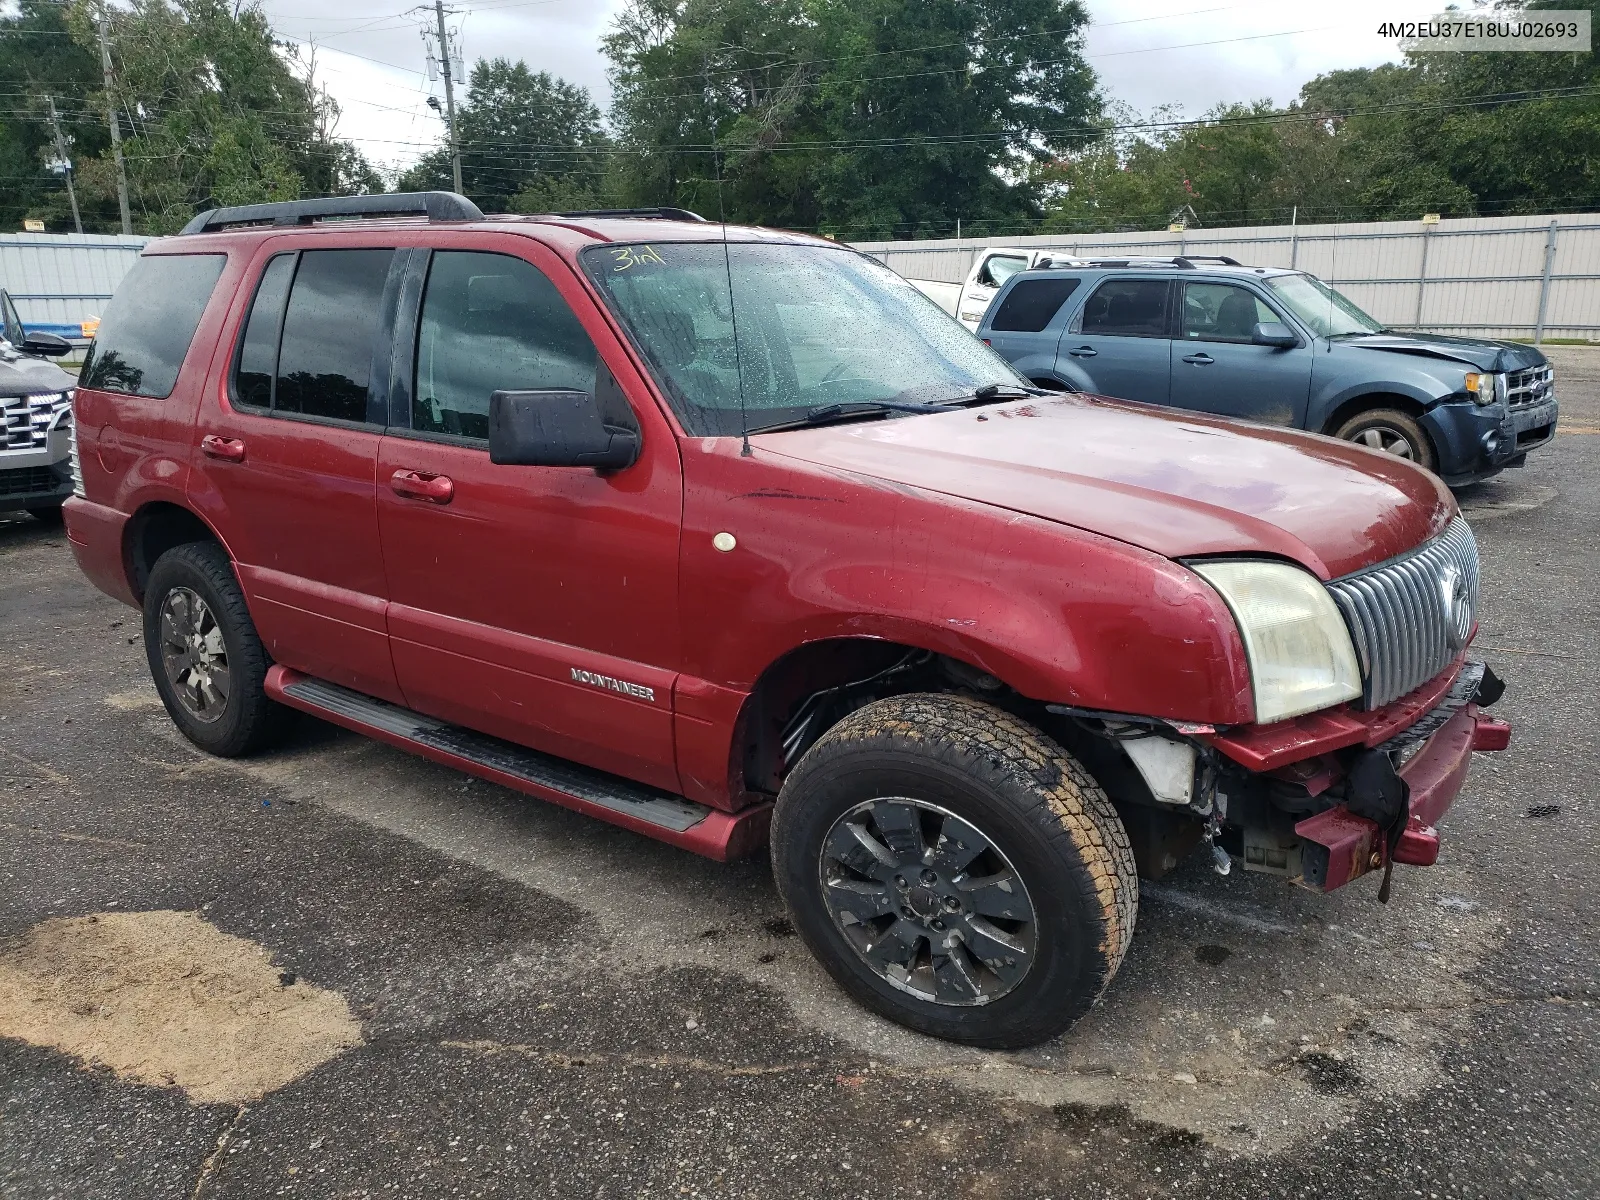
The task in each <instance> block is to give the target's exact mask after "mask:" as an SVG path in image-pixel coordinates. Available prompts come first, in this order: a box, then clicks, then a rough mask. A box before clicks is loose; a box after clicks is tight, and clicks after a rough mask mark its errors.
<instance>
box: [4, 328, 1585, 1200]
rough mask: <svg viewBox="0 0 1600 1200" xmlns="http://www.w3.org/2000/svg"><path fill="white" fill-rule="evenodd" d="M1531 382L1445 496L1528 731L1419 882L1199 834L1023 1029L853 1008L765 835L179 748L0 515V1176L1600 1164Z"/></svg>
mask: <svg viewBox="0 0 1600 1200" xmlns="http://www.w3.org/2000/svg"><path fill="white" fill-rule="evenodd" d="M1558 370H1559V371H1560V372H1561V373H1560V376H1559V378H1560V380H1561V384H1560V389H1561V393H1562V398H1563V402H1564V408H1565V412H1564V418H1563V419H1564V422H1565V423H1566V424H1567V426H1568V427H1569V428H1571V429H1572V430H1574V432H1572V433H1570V434H1568V435H1564V436H1562V437H1561V438H1559V439H1558V440H1557V442H1556V444H1555V445H1554V446H1553V447H1551V448H1548V449H1547V450H1545V451H1544V452H1543V453H1541V454H1539V455H1537V456H1536V459H1535V462H1534V464H1533V465H1532V466H1530V467H1529V468H1527V469H1525V470H1523V471H1520V472H1508V473H1506V475H1505V476H1503V477H1502V480H1501V481H1496V482H1494V483H1491V484H1489V485H1485V486H1483V487H1480V488H1478V489H1474V491H1473V492H1472V493H1471V494H1469V495H1467V496H1464V497H1463V499H1464V502H1465V503H1466V505H1467V507H1468V510H1469V516H1471V517H1472V519H1473V521H1474V525H1475V528H1476V531H1477V534H1478V538H1479V541H1480V545H1481V547H1482V551H1483V557H1484V563H1485V583H1484V593H1485V597H1486V602H1485V611H1484V614H1483V624H1482V630H1481V633H1480V635H1479V640H1478V648H1479V650H1480V652H1481V653H1482V655H1483V657H1485V658H1486V659H1487V660H1488V661H1489V662H1491V663H1492V664H1493V666H1494V667H1495V669H1496V670H1497V671H1498V672H1499V673H1500V674H1501V675H1502V676H1503V677H1505V678H1506V679H1507V680H1508V682H1509V684H1510V690H1509V692H1508V694H1507V697H1506V699H1505V700H1504V701H1503V702H1502V704H1501V705H1500V706H1499V709H1498V711H1500V712H1501V713H1502V714H1504V715H1506V716H1507V717H1508V718H1509V719H1510V720H1511V721H1512V722H1513V724H1514V726H1515V735H1514V741H1513V745H1512V748H1511V750H1509V751H1507V752H1506V753H1504V754H1501V755H1495V756H1480V757H1479V759H1478V761H1477V763H1476V765H1475V767H1474V773H1473V777H1472V780H1471V782H1470V783H1469V785H1468V788H1467V791H1466V793H1465V795H1464V796H1463V798H1462V800H1461V801H1460V802H1459V803H1458V807H1457V808H1456V810H1455V811H1454V812H1453V813H1452V814H1451V817H1450V820H1449V822H1448V824H1447V827H1446V837H1445V843H1444V853H1443V856H1442V859H1441V862H1440V865H1439V866H1437V867H1435V868H1433V869H1431V870H1406V869H1402V870H1401V871H1400V872H1399V873H1397V876H1396V888H1395V898H1394V901H1393V903H1391V904H1390V905H1389V906H1388V907H1387V908H1384V907H1382V906H1380V905H1379V904H1378V903H1377V902H1376V900H1375V898H1374V893H1375V891H1376V885H1375V883H1374V882H1373V881H1372V880H1365V881H1362V882H1360V883H1358V884H1356V885H1354V886H1352V887H1351V888H1349V889H1346V891H1345V892H1342V893H1339V894H1335V895H1333V896H1329V897H1320V898H1319V897H1316V896H1312V895H1309V894H1306V893H1301V892H1298V891H1295V890H1292V889H1289V888H1286V887H1284V886H1282V885H1280V884H1278V883H1277V882H1276V881H1274V880H1271V879H1266V878H1262V877H1256V876H1243V875H1241V874H1240V873H1238V872H1236V873H1234V874H1233V875H1231V876H1229V877H1227V878H1219V877H1217V876H1215V875H1213V874H1211V873H1210V872H1209V870H1207V869H1206V868H1205V864H1204V863H1203V862H1202V861H1200V860H1199V859H1195V860H1193V861H1191V862H1190V863H1189V864H1188V865H1187V867H1186V868H1185V869H1184V870H1182V871H1180V872H1179V873H1178V874H1177V875H1176V876H1174V877H1171V878H1169V879H1168V880H1166V881H1164V882H1163V883H1162V884H1160V885H1157V886H1154V887H1150V888H1148V889H1147V892H1146V895H1145V900H1144V905H1143V908H1142V911H1141V914H1140V920H1139V933H1138V936H1137V938H1136V940H1135V942H1134V947H1133V949H1132V951H1131V953H1130V955H1129V958H1128V961H1127V963H1126V964H1125V966H1124V967H1123V970H1122V973H1121V974H1120V975H1119V977H1118V979H1117V981H1116V983H1115V984H1114V986H1113V988H1112V990H1111V992H1110V993H1109V995H1108V996H1107V998H1106V1002H1105V1004H1104V1005H1103V1006H1102V1007H1101V1008H1100V1009H1099V1010H1097V1011H1096V1012H1095V1013H1094V1014H1092V1015H1091V1017H1090V1018H1089V1019H1088V1020H1086V1021H1085V1022H1083V1023H1082V1024H1081V1025H1080V1026H1079V1027H1078V1028H1077V1029H1076V1030H1074V1031H1073V1032H1072V1033H1070V1034H1069V1035H1068V1036H1067V1037H1066V1038H1064V1039H1062V1040H1061V1041H1059V1042H1057V1043H1054V1044H1050V1045H1047V1046H1044V1047H1040V1048H1038V1049H1036V1050H1032V1051H1028V1052H1026V1053H1021V1054H986V1053H978V1052H973V1051H967V1050H961V1049H958V1048H954V1047H949V1046H945V1045H942V1044H939V1043H935V1042H930V1041H928V1040H926V1039H922V1038H918V1037H915V1036H913V1035H910V1034H907V1033H905V1032H903V1031H901V1030H898V1029H896V1028H893V1027H891V1026H888V1025H885V1024H883V1023H882V1022H879V1021H877V1020H875V1019H873V1018H871V1017H868V1016H867V1015H866V1014H865V1013H863V1012H861V1011H860V1010H859V1009H857V1008H855V1007H854V1006H853V1005H852V1004H850V1002H849V1001H847V1000H845V999H844V998H843V997H842V996H841V995H840V994H839V993H838V992H837V991H836V990H835V989H834V988H833V987H832V985H831V984H830V983H829V982H828V980H827V979H826V978H825V977H824V976H823V974H822V972H821V971H820V970H819V969H818V968H817V967H816V966H815V965H814V964H813V963H812V962H811V960H810V958H809V957H808V956H807V955H806V953H805V951H804V949H803V948H802V947H801V946H800V945H799V944H798V942H797V940H796V939H795V938H793V937H792V936H789V932H788V929H787V925H786V923H785V922H784V921H783V920H782V918H781V913H780V907H779V904H778V901H777V898H776V895H775V892H774V890H773V888H772V885H771V881H770V878H769V875H768V871H767V866H766V864H765V862H764V861H761V862H754V863H746V864H740V865H736V866H732V867H721V866H717V865H715V864H711V863H707V862H703V861H700V860H698V859H695V858H693V857H691V856H689V855H687V854H682V853H679V852H677V851H673V850H670V849H667V848H665V847H662V846H659V845H656V844H653V843H650V842H647V841H644V840H642V839H639V838H636V837H634V836H632V835H630V834H627V833H623V832H620V831H617V830H614V829H610V828H608V827H605V826H601V825H598V824H594V823H591V822H588V821H585V820H584V819H582V818H579V817H576V816H573V815H571V814H569V813H566V812H564V811H562V810H560V809H556V808H554V807H551V806H546V805H540V804H538V803H536V802H533V801H526V800H524V799H522V798H520V797H518V796H515V795H513V794H510V793H507V792H505V791H502V790H500V789H497V788H494V787H491V786H488V785H485V784H481V783H476V782H472V781H469V780H467V779H465V778H464V777H462V776H460V775H457V774H454V773H452V772H450V771H446V770H443V769H440V768H436V767H434V766H431V765H429V764H427V763H423V762H421V761H419V760H416V759H412V758H409V757H407V756H405V755H403V754H400V753H399V752H396V751H392V750H389V749H387V748H385V747H382V746H379V745H376V744H373V743H369V742H366V741H363V740H362V739H359V738H356V737H352V736H348V735H345V734H343V733H341V732H338V731H335V730H332V729H330V728H328V727H326V726H322V725H319V724H317V723H315V722H311V721H307V722H305V723H304V725H303V726H302V727H301V729H300V731H299V733H298V735H297V736H296V738H295V739H294V741H293V742H292V744H291V745H290V746H289V747H287V748H286V749H284V750H282V751H280V752H278V753H275V754H273V755H271V756H268V757H265V758H262V759H259V760H255V761H252V762H248V763H224V762H218V761H215V760H211V759H207V758H205V757H204V756H202V755H200V754H198V753H197V752H195V751H194V750H193V749H192V748H191V747H190V746H189V745H188V744H187V743H186V742H184V741H183V740H182V739H181V738H180V737H179V736H178V735H177V734H176V733H175V731H174V730H173V729H172V727H171V725H170V724H169V722H168V721H167V720H166V717H165V715H164V714H163V713H162V711H161V710H160V707H159V705H158V704H157V702H156V700H155V694H154V691H153V689H152V688H151V687H150V685H149V682H148V679H147V675H146V669H145V665H144V659H143V651H142V647H141V646H140V645H139V644H138V619H137V615H136V614H135V613H133V612H132V611H131V610H125V609H122V608H120V607H119V606H117V605H116V604H114V603H113V602H111V601H109V600H107V599H105V598H104V597H102V596H100V595H99V594H98V593H96V592H94V591H93V590H92V589H91V588H90V587H89V586H88V585H87V584H86V583H85V582H84V581H83V580H82V579H81V578H80V577H79V575H78V574H77V572H76V569H75V568H74V566H73V564H72V560H71V556H70V554H69V553H68V551H67V548H66V544H65V540H64V538H63V537H62V536H61V535H60V534H59V532H56V531H51V530H48V529H45V528H43V527H41V526H38V525H37V524H35V523H33V522H32V521H30V520H28V519H26V518H17V519H14V520H8V519H5V518H0V631H3V636H0V938H6V939H11V940H10V941H6V942H0V1031H12V1032H15V1031H18V1030H22V1029H24V1028H26V1029H28V1030H32V1031H33V1032H32V1033H30V1035H29V1038H30V1040H23V1039H21V1038H0V1194H3V1195H6V1196H18V1197H46V1196H51V1197H54V1196H60V1197H69V1196H70V1197H73V1198H74V1200H84V1198H88V1197H102V1196H105V1197H110V1196H117V1197H123V1196H127V1197H168V1196H172V1197H196V1196H198V1197H223V1196H240V1197H242V1196H269V1195H272V1196H277V1195H289V1196H330V1197H331V1196H364V1195H373V1196H383V1195H398V1196H418V1197H421V1196H428V1197H433V1196H456V1195H460V1196H541V1197H543V1196H555V1197H566V1196H574V1197H576V1196H584V1197H599V1196H605V1197H612V1196H616V1197H621V1196H651V1197H658V1196H679V1195H700V1196H722V1195H729V1196H773V1197H789V1196H817V1197H823V1196H827V1197H832V1196H841V1197H845V1196H863V1197H868V1196H870V1197H874V1198H880V1197H916V1196H930V1197H931V1196H935V1195H941V1196H946V1195H949V1196H974V1197H988V1196H996V1197H999V1196H1006V1197H1043V1196H1052V1197H1068V1196H1086V1197H1087V1196H1116V1197H1122V1196H1128V1197H1149V1196H1162V1195H1183V1194H1188V1195H1192V1194H1194V1193H1195V1192H1196V1190H1197V1189H1201V1188H1203V1189H1204V1190H1205V1193H1206V1194H1207V1195H1208V1196H1209V1197H1214V1198H1224V1197H1249V1198H1252V1200H1254V1198H1258V1197H1262V1196H1274V1197H1278V1196H1285V1197H1286V1196H1313V1195H1316V1196H1323V1195H1328V1194H1333V1195H1340V1196H1351V1197H1356V1196H1361V1197H1366V1196H1373V1197H1378V1196H1383V1197H1388V1196H1423V1197H1469V1196H1483V1197H1504V1196H1518V1197H1523V1196H1528V1197H1534V1196H1539V1197H1543V1196H1575V1197H1576V1196H1592V1195H1594V1194H1596V1193H1597V1192H1600V1161H1597V1151H1596V1146H1597V1145H1600V1091H1597V1088H1600V1084H1597V1080H1600V937H1597V933H1600V929H1597V926H1600V915H1597V913H1600V909H1597V907H1596V905H1595V903H1594V900H1593V897H1592V887H1593V883H1594V879H1595V868H1594V863H1595V861H1596V851H1597V848H1600V847H1597V840H1600V839H1597V835H1596V826H1597V821H1596V816H1597V808H1596V802H1595V797H1594V792H1593V786H1592V780H1593V778H1594V774H1595V769H1596V766H1597V763H1600V739H1597V729H1600V722H1597V720H1596V717H1595V714H1594V711H1593V708H1594V704H1595V700H1596V696H1597V693H1600V688H1597V678H1596V677H1597V668H1600V612H1597V611H1596V604H1595V597H1596V594H1597V590H1600V589H1597V585H1596V582H1595V578H1596V570H1597V566H1600V353H1597V352H1576V351H1574V352H1568V353H1566V354H1562V355H1561V357H1560V358H1559V359H1558ZM1584 429H1587V430H1589V431H1590V432H1588V433H1584V432H1579V430H1584ZM1551 806H1555V807H1556V808H1558V810H1559V811H1555V812H1550V811H1549V810H1550V808H1551ZM1530 810H1533V811H1535V812H1538V813H1542V814H1545V815H1537V816H1530V815H1528V814H1529V812H1530ZM156 913H181V914H193V916H182V917H172V916H144V915H141V914H156ZM93 914H123V915H122V916H118V917H105V916H101V917H100V918H99V919H97V920H96V921H94V922H89V921H88V920H87V919H86V918H87V917H88V916H89V915H93ZM60 918H84V919H82V920H66V921H63V920H59V919H60ZM42 922H48V924H41V923H42ZM30 931H31V932H30ZM186 939H187V940H186ZM269 960H270V961H269ZM85 963H87V964H89V968H87V969H88V970H89V973H88V974H82V972H83V971H84V970H85V969H86V968H85V967H84V964H85ZM74 970H76V971H78V972H79V974H74V973H73V971H74ZM41 980H42V981H43V982H41ZM96 980H99V981H101V982H100V983H99V984H97V983H96V982H95V981H96ZM107 980H109V982H106V981H107ZM30 989H31V990H30ZM52 989H53V990H52ZM46 991H48V992H49V993H50V995H52V996H55V997H56V998H57V1000H58V1001H59V1002H60V1003H59V1004H58V1009H59V1011H56V1010H52V1011H53V1012H55V1015H54V1016H52V1015H50V1014H48V1013H46V1014H44V1015H43V1016H42V1015H41V1013H42V1011H43V1010H42V1008H41V1005H40V1003H39V1001H38V996H39V995H40V994H41V993H42V992H46ZM280 993H281V994H280ZM80 995H81V999H75V997H78V996H80ZM218 997H220V999H218ZM134 1000H137V1003H134V1002H133V1001H134ZM202 1001H205V1002H202ZM180 1016H181V1018H182V1020H183V1021H184V1022H185V1026H184V1027H183V1028H180V1029H178V1030H177V1031H176V1032H175V1031H174V1030H173V1029H172V1028H171V1023H172V1022H173V1020H174V1019H175V1018H177V1017H180ZM46 1017H49V1020H46V1019H45V1018H46ZM246 1018H248V1019H246ZM269 1018H270V1021H271V1022H273V1023H274V1024H273V1025H272V1028H273V1030H274V1031H275V1032H274V1034H273V1036H271V1037H266V1038H262V1039H260V1040H259V1042H258V1043H255V1044H253V1045H252V1049H251V1052H250V1055H249V1056H248V1057H249V1060H250V1061H249V1062H248V1063H247V1064H245V1065H246V1066H248V1067H249V1068H250V1069H249V1070H239V1069H237V1068H238V1066H239V1064H238V1063H237V1062H233V1061H232V1060H230V1059H229V1056H228V1055H226V1054H224V1053H223V1052H222V1050H223V1048H225V1047H226V1046H227V1045H228V1044H229V1039H230V1038H231V1037H234V1036H236V1035H237V1034H238V1030H239V1026H240V1024H241V1022H242V1023H243V1024H244V1025H245V1026H248V1025H249V1024H250V1023H251V1020H254V1021H255V1022H256V1023H257V1024H258V1025H259V1024H260V1023H261V1022H262V1021H265V1020H268V1019H269ZM52 1020H53V1021H55V1022H56V1024H55V1025H53V1026H50V1028H51V1029H54V1030H55V1033H54V1034H52V1035H50V1036H45V1035H43V1034H41V1033H40V1030H41V1029H43V1028H44V1027H45V1026H46V1025H49V1021H52ZM63 1030H65V1031H66V1032H65V1033H63V1032H62V1031H63ZM74 1031H75V1032H74ZM69 1035H70V1036H69ZM74 1039H76V1040H74ZM46 1044H50V1045H61V1044H67V1045H71V1046H73V1047H74V1048H75V1049H76V1050H77V1051H78V1054H79V1055H81V1056H82V1057H75V1056H74V1055H70V1054H66V1053H63V1052H61V1051H59V1050H56V1049H51V1048H47V1045H46ZM130 1047H131V1048H132V1049H130ZM84 1059H98V1060H99V1061H100V1062H101V1063H109V1064H112V1065H111V1066H106V1065H101V1066H97V1067H96V1066H86V1065H85V1062H84ZM230 1062H231V1063H232V1065H231V1066H230ZM113 1067H115V1069H113ZM168 1079H170V1080H171V1081H172V1082H171V1083H167V1082H166V1081H167V1080H168ZM281 1079H288V1080H289V1082H286V1083H283V1084H282V1086H278V1087H276V1090H271V1091H267V1092H266V1093H265V1094H264V1095H261V1094H259V1093H260V1092H261V1090H262V1088H263V1087H266V1086H270V1083H271V1082H276V1081H279V1080H281ZM263 1080H267V1081H269V1082H267V1083H264V1082H263ZM197 1081H198V1082H197Z"/></svg>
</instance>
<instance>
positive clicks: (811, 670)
mask: <svg viewBox="0 0 1600 1200" xmlns="http://www.w3.org/2000/svg"><path fill="white" fill-rule="evenodd" d="M853 685H861V686H859V687H857V686H853ZM958 688H959V689H961V690H967V691H971V692H973V693H975V694H978V695H989V696H993V697H1000V696H1012V697H1015V696H1016V693H1015V692H1013V691H1012V690H1011V688H1009V687H1008V686H1007V685H1006V684H1005V683H1003V682H1002V681H1001V680H999V679H997V678H995V677H994V676H993V675H990V674H989V673H987V672H986V671H984V670H983V669H982V668H980V667H977V666H974V665H972V664H971V663H967V662H963V661H961V660H960V659H956V658H951V657H950V656H948V655H945V654H940V653H938V652H936V651H932V650H928V649H925V648H924V647H921V646H914V645H909V644H907V643H903V642H895V641H890V640H888V639H886V638H871V637H838V638H825V639H822V640H819V641H814V642H807V643H805V644H803V645H801V646H797V647H796V648H795V649H793V650H790V651H789V652H788V653H786V654H784V655H783V656H782V657H780V658H779V659H777V660H776V661H774V662H773V663H771V664H769V665H768V666H767V668H766V669H765V670H764V671H762V673H761V675H760V677H759V678H758V679H757V680H756V685H755V687H754V688H752V689H751V691H750V695H749V697H748V698H747V699H746V701H745V703H744V705H743V707H742V709H741V711H740V714H739V722H738V727H737V728H736V729H735V732H734V753H735V755H737V756H740V758H739V761H738V763H737V764H736V772H738V773H742V775H743V778H744V781H745V785H746V786H747V787H748V788H751V789H754V790H756V791H761V792H776V791H777V790H778V788H779V786H780V785H781V784H782V782H783V776H784V774H785V772H786V770H787V768H789V767H791V766H793V765H794V761H795V760H797V759H798V758H799V755H800V754H801V753H803V752H804V748H805V747H807V746H809V745H810V744H811V742H813V741H815V740H816V739H817V738H818V737H821V736H822V734H823V733H825V732H826V731H827V730H828V729H829V728H831V727H832V726H833V725H834V724H836V723H837V722H839V721H841V720H843V719H844V718H845V717H846V716H847V715H849V713H850V712H853V711H854V710H855V709H856V708H859V707H861V705H862V704H866V703H870V702H871V701H873V700H878V699H882V698H883V697H885V696H890V695H899V694H903V693H905V692H914V691H928V690H935V691H937V690H956V689H958ZM819 697H820V698H823V699H824V700H825V701H826V703H823V704H817V703H814V702H815V700H816V699H817V698H819ZM808 702H813V707H814V708H815V709H816V711H815V714H814V720H812V721H811V722H810V724H809V725H808V726H807V727H806V728H804V729H803V730H799V731H796V730H791V729H789V726H790V724H791V722H792V721H794V720H795V718H796V717H797V716H798V715H799V714H800V713H801V710H802V707H803V706H805V705H806V704H807V703H808ZM786 732H787V733H788V734H789V740H790V742H791V745H792V746H793V747H798V749H791V751H790V752H788V753H786V752H785V740H786V739H785V734H786Z"/></svg>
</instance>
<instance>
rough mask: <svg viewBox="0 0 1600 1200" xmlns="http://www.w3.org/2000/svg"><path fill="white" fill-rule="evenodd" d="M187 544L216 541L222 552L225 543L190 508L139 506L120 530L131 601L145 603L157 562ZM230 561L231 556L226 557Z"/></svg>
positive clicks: (157, 502)
mask: <svg viewBox="0 0 1600 1200" xmlns="http://www.w3.org/2000/svg"><path fill="white" fill-rule="evenodd" d="M189 542H215V543H216V544H217V545H219V546H221V547H222V548H223V550H224V551H226V550H227V549H228V547H227V544H226V543H225V542H224V541H223V540H222V538H221V537H220V536H218V534H217V531H216V530H215V529H213V528H212V527H211V526H210V525H209V524H208V523H207V522H206V521H205V520H204V519H203V518H202V517H200V516H198V515H197V514H196V513H195V512H194V510H193V509H189V508H185V507H184V506H183V505H181V504H175V503H173V502H172V501H170V500H153V501H151V502H149V503H148V504H144V505H141V506H140V507H139V508H138V509H137V510H136V511H135V512H134V514H133V516H131V517H129V518H128V523H127V525H126V526H125V527H124V530H123V547H122V560H123V564H124V568H125V570H126V571H127V575H128V587H129V589H130V590H131V591H132V592H133V595H134V598H135V599H137V600H138V601H139V602H140V603H141V604H142V603H143V602H144V589H145V585H146V584H147V583H149V581H150V570H151V568H152V567H154V566H155V564H156V560H157V559H158V558H160V557H161V556H162V555H163V554H165V553H166V552H167V551H168V550H171V549H172V548H173V547H174V546H182V545H185V544H186V543H189ZM229 557H230V558H232V554H231V553H230V554H229Z"/></svg>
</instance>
